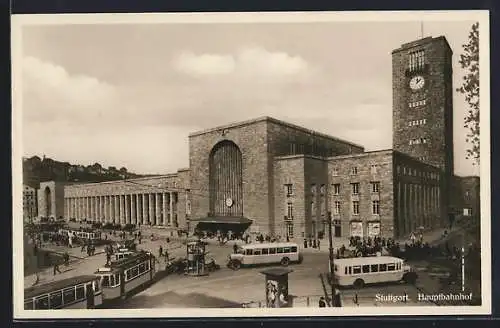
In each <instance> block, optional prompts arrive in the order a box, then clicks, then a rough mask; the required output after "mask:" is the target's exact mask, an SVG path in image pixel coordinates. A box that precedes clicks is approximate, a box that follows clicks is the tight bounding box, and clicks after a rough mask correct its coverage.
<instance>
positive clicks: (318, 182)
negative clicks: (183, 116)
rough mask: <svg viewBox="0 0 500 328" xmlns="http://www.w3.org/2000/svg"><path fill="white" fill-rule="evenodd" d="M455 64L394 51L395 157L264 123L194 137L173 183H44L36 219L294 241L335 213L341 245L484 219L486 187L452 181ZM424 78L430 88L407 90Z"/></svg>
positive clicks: (425, 49) (425, 48) (408, 49)
mask: <svg viewBox="0 0 500 328" xmlns="http://www.w3.org/2000/svg"><path fill="white" fill-rule="evenodd" d="M451 56H452V53H451V49H450V48H449V46H448V43H447V42H446V39H445V38H444V37H438V38H425V39H422V40H418V41H415V42H411V43H408V44H405V45H403V46H402V47H401V48H399V49H397V50H395V51H394V52H393V54H392V60H393V107H394V108H393V112H394V114H393V118H394V120H393V121H394V122H393V130H394V134H393V136H394V137H393V144H394V150H380V151H371V152H365V151H364V148H363V147H362V146H359V145H356V144H354V143H351V142H347V141H343V140H340V139H338V138H335V137H331V136H328V135H325V134H322V133H318V132H316V131H313V130H309V129H306V128H304V127H300V126H297V125H293V124H290V123H286V122H283V121H279V120H276V119H274V118H270V117H261V118H257V119H254V120H249V121H244V122H239V123H233V124H228V125H224V126H219V127H216V128H213V129H209V130H205V131H200V132H196V133H192V134H190V135H189V168H188V169H181V170H178V172H176V173H173V174H169V175H163V176H155V177H147V178H141V179H132V180H122V181H113V182H104V183H95V184H73V185H67V186H61V185H58V184H56V183H54V182H45V183H42V185H41V187H40V192H39V193H38V195H39V196H38V200H39V202H38V203H39V213H40V214H42V215H43V213H50V215H52V216H64V217H65V218H75V219H87V220H93V221H100V222H114V223H120V224H151V225H157V226H167V227H171V228H173V229H188V230H193V229H194V228H195V226H196V224H197V223H196V222H202V221H201V220H202V219H204V218H205V219H207V222H208V221H210V222H219V223H220V222H222V221H224V219H228V218H231V219H232V218H233V217H239V218H247V219H250V220H251V225H250V228H249V231H250V232H255V233H262V234H264V235H265V234H271V235H277V236H281V237H288V238H289V239H296V240H303V239H304V238H311V239H312V238H314V239H317V238H322V236H324V235H325V232H326V230H327V229H326V228H327V223H328V219H329V218H330V214H331V219H332V221H333V222H332V223H333V233H334V236H335V237H347V236H351V235H357V236H363V237H364V236H373V235H380V236H384V237H403V236H406V235H408V234H409V233H411V232H412V231H415V229H417V228H419V227H423V228H425V229H432V228H436V227H438V226H443V225H445V224H446V223H447V220H446V218H447V214H448V212H449V210H450V207H454V208H455V209H456V208H468V209H470V213H471V214H472V215H473V216H474V215H478V216H479V178H477V177H470V178H468V177H467V178H459V177H453V175H452V174H453V129H452V124H451V122H452V117H453V115H452V113H453V107H452V90H453V89H452V84H451V71H452V67H451ZM410 58H411V59H410ZM410 60H411V63H412V64H411V65H410ZM417 75H419V76H420V75H421V76H423V77H424V79H425V83H424V84H423V87H422V88H421V89H416V88H413V89H412V88H410V87H409V84H410V80H411V79H412V78H413V77H415V76H417ZM424 139H425V142H424V141H423V140H424ZM415 140H418V141H420V142H413V141H415ZM452 182H453V183H454V184H453V186H452V185H451V183H452ZM465 190H467V193H465ZM465 194H466V195H467V197H465V196H464V195H465ZM47 200H50V201H47ZM218 219H220V220H219V221H217V220H218ZM207 222H205V223H207ZM226 223H227V222H226ZM227 224H234V223H227Z"/></svg>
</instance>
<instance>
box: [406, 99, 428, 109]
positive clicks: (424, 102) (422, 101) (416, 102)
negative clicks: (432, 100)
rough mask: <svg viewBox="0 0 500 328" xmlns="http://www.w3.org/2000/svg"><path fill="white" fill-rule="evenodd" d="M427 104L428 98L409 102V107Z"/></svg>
mask: <svg viewBox="0 0 500 328" xmlns="http://www.w3.org/2000/svg"><path fill="white" fill-rule="evenodd" d="M425 104H426V100H425V99H422V100H418V101H412V102H410V103H408V107H410V108H416V107H420V106H425Z"/></svg>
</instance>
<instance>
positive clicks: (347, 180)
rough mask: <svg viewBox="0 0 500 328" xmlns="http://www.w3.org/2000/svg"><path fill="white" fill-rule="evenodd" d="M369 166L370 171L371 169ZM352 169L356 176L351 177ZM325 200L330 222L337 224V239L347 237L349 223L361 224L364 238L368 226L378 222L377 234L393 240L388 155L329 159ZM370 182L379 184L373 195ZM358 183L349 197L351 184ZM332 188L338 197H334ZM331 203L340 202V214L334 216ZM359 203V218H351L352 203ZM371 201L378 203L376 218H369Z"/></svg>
mask: <svg viewBox="0 0 500 328" xmlns="http://www.w3.org/2000/svg"><path fill="white" fill-rule="evenodd" d="M372 166H373V168H372ZM353 168H356V171H357V172H356V174H353V173H354V172H353V171H352V170H353ZM328 175H329V198H330V202H329V204H330V210H331V212H332V220H334V221H340V225H341V235H342V236H343V237H348V236H350V235H351V226H350V224H351V222H361V223H362V229H363V236H367V235H368V223H370V222H380V233H381V235H382V236H384V237H392V236H393V223H394V208H393V203H394V187H393V155H392V151H390V150H389V151H376V152H367V153H364V154H359V155H352V156H339V157H336V158H331V159H330V160H329V162H328ZM372 182H379V186H380V187H379V192H373V190H372V184H371V183H372ZM353 183H359V192H358V194H357V195H355V194H353V190H352V188H353V187H352V184H353ZM334 184H338V185H340V193H339V194H338V195H335V194H334V186H333V185H334ZM335 201H339V202H341V203H340V204H341V208H340V213H338V214H336V213H335V208H334V206H335ZM354 201H358V202H359V214H353V202H354ZM373 201H379V202H380V214H379V215H377V214H373V211H372V206H373V203H372V202H373Z"/></svg>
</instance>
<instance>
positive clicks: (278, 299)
mask: <svg viewBox="0 0 500 328" xmlns="http://www.w3.org/2000/svg"><path fill="white" fill-rule="evenodd" d="M291 272H293V270H292V269H289V268H271V269H267V270H264V271H261V273H262V274H263V275H265V276H266V307H268V308H283V307H292V304H291V303H292V302H291V300H292V299H291V297H290V296H289V295H288V274H289V273H291Z"/></svg>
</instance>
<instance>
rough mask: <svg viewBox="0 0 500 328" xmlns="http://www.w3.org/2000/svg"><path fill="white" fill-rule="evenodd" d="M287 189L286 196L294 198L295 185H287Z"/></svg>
mask: <svg viewBox="0 0 500 328" xmlns="http://www.w3.org/2000/svg"><path fill="white" fill-rule="evenodd" d="M285 189H286V195H287V196H292V195H293V185H292V184H291V183H289V184H286V185H285Z"/></svg>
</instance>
